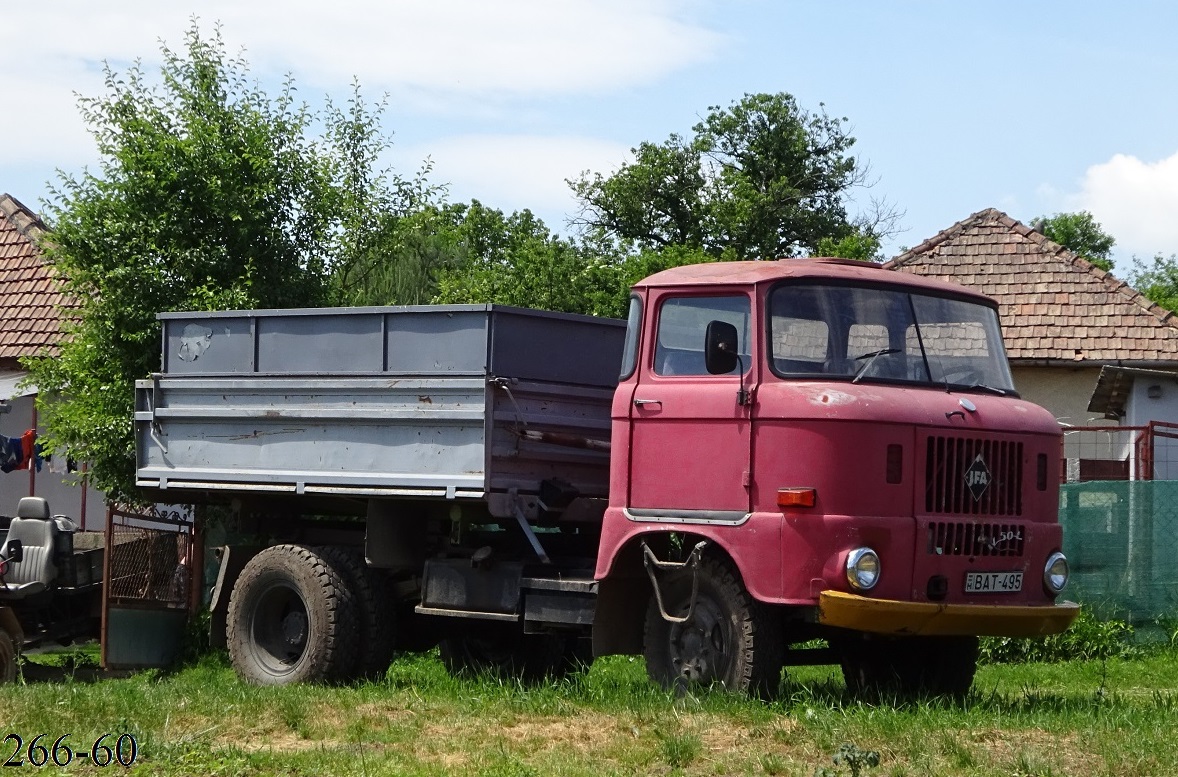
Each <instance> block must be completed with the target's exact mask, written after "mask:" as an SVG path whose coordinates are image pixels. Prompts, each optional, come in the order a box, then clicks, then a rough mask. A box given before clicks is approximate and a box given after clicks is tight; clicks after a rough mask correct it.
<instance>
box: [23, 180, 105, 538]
mask: <svg viewBox="0 0 1178 777" xmlns="http://www.w3.org/2000/svg"><path fill="white" fill-rule="evenodd" d="M44 234H45V225H44V224H43V223H42V221H41V219H40V217H39V216H37V214H36V213H34V212H33V211H31V210H29V209H28V208H27V207H25V206H24V205H23V204H22V203H21V202H20V201H19V200H17V199H16V198H15V197H12V196H11V195H9V194H0V437H2V438H4V439H12V438H21V437H22V436H24V435H25V434H26V432H28V431H30V430H31V431H33V432H34V433H35V431H36V429H37V411H36V407H35V404H34V396H35V394H36V391H37V389H36V387H35V386H30V385H27V384H26V382H25V378H26V377H27V373H26V372H25V371H24V370H23V368H22V367H21V365H20V361H19V359H20V358H21V357H24V356H36V355H41V354H49V355H52V354H54V353H56V350H57V344H58V343H59V342H60V341H61V338H62V336H63V334H62V326H61V322H62V317H63V315H68V311H69V310H70V309H72V308H74V307H76V305H75V304H74V303H73V301H72V300H70V298H69V297H67V296H66V295H65V294H63V293H62V291H61V288H60V286H59V284H58V283H57V279H56V275H55V273H54V271H53V268H52V266H50V265H49V264H48V263H47V262H46V261H45V256H44V252H43V251H42V248H41V241H42V239H43V237H44ZM37 464H38V462H37V460H36V458H35V457H34V459H33V460H32V461H31V462H30V464H29V466H28V467H27V468H26V469H13V470H11V471H8V472H4V471H2V470H0V516H2V515H12V514H13V512H14V511H15V510H16V503H17V501H19V499H20V497H22V496H41V497H44V498H45V499H46V500H47V501H48V502H49V507H50V509H51V510H52V511H53V512H54V513H58V514H63V515H68V516H70V517H71V518H74V519H75V520H79V521H82V520H83V519H84V521H85V526H86V528H101V526H102V525H103V516H104V509H105V508H104V505H103V496H102V494H101V493H98V492H96V491H94V490H93V489H91V488H89V487H87V486H86V485H85V484H84V483H83V484H80V485H72V482H73V481H75V480H77V478H76V477H74V476H71V475H70V473H67V472H61V471H58V470H62V469H65V466H64V465H65V462H60V461H54V460H53V457H52V456H50V457H49V459H48V460H41V461H40V466H39V467H38V466H37Z"/></svg>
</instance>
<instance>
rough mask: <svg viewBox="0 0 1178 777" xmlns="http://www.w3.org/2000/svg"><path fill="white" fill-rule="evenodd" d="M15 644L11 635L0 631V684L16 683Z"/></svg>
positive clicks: (2, 630)
mask: <svg viewBox="0 0 1178 777" xmlns="http://www.w3.org/2000/svg"><path fill="white" fill-rule="evenodd" d="M16 672H17V665H16V644H15V643H14V642H13V641H12V635H11V634H9V633H8V632H7V631H5V630H4V629H0V684H6V683H12V682H16Z"/></svg>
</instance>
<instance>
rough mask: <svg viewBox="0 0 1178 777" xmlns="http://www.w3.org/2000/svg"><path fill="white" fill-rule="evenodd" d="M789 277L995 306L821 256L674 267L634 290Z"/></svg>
mask: <svg viewBox="0 0 1178 777" xmlns="http://www.w3.org/2000/svg"><path fill="white" fill-rule="evenodd" d="M786 278H794V279H798V278H829V279H831V280H838V281H850V282H856V283H864V284H880V283H883V284H887V285H889V286H893V287H895V286H900V287H904V288H911V289H918V290H922V291H927V292H930V293H932V294H939V295H946V294H948V295H952V296H956V297H971V298H974V299H976V300H978V301H982V302H985V303H987V304H990V305H993V304H994V302H993V300H991V299H990V298H989V297H987V296H985V295H984V294H979V293H978V292H976V291H973V290H971V289H968V288H966V287H964V286H959V285H957V284H955V283H946V282H945V281H939V280H933V279H930V278H925V277H923V276H919V275H911V274H909V273H898V272H893V271H891V270H888V269H885V268H884V267H881V266H880V265H878V264H871V263H870V262H857V261H854V260H852V259H833V258H827V257H817V258H811V259H778V260H776V261H767V262H705V263H703V264H688V265H684V266H682V267H672V268H671V269H669V270H663V271H662V272H657V273H655V274H654V275H652V276H650V277H649V278H646V279H645V280H642V281H639V282H638V283H636V284H634V288H636V289H641V288H655V287H658V288H661V287H666V286H707V285H716V284H725V283H728V284H733V285H759V284H765V283H774V282H776V281H779V280H783V279H786Z"/></svg>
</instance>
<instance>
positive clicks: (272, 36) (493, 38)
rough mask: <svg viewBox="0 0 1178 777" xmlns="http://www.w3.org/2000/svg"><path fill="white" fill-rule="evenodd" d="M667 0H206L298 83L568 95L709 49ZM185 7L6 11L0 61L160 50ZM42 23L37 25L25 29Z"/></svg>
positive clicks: (176, 31)
mask: <svg viewBox="0 0 1178 777" xmlns="http://www.w3.org/2000/svg"><path fill="white" fill-rule="evenodd" d="M680 6H681V4H676V3H673V2H671V0H497V2H493V3H491V2H486V0H431V2H429V3H421V2H415V3H409V2H387V1H386V0H340V2H336V3H334V4H331V5H329V6H325V5H324V4H323V3H321V2H311V0H286V2H283V3H277V2H247V3H243V2H240V0H206V2H204V3H202V4H201V6H200V11H199V16H200V23H201V27H202V29H204V30H205V31H206V34H207V32H209V31H211V29H212V27H213V25H214V24H215V23H217V22H220V23H221V25H222V28H223V34H224V37H225V39H226V42H227V43H228V44H229V45H230V47H231V49H232V50H236V49H237V48H238V47H239V46H245V47H246V54H247V57H248V58H249V59H250V60H251V62H253V63H254V64H256V65H259V66H261V67H264V68H266V69H269V70H272V71H274V72H277V73H283V72H287V71H290V72H294V73H295V74H296V76H297V80H298V81H299V82H300V83H306V82H311V83H320V84H323V83H326V84H333V85H335V84H338V83H340V82H343V83H345V84H346V83H347V82H348V81H349V80H350V79H351V78H352V76H354V75H355V76H359V77H360V79H361V82H362V83H364V84H366V85H367V84H370V85H372V86H379V87H380V88H388V89H400V88H411V89H426V90H442V91H446V92H451V93H457V94H463V93H472V92H473V93H483V92H486V91H488V90H490V91H494V92H498V93H503V94H515V95H534V94H568V93H576V92H582V91H585V90H596V89H611V88H616V87H619V86H626V85H631V84H636V83H649V82H651V81H654V80H657V79H659V78H661V77H662V76H665V75H666V74H668V73H670V72H673V71H675V70H678V69H679V68H682V67H684V66H687V65H690V64H693V63H696V62H700V61H705V60H707V59H709V58H710V57H711V56H712V54H713V53H714V52H715V51H716V49H717V47H718V46H719V44H720V41H721V36H720V35H718V34H716V33H713V32H711V31H709V30H707V29H704V28H703V27H701V26H699V25H696V24H693V23H691V22H690V21H686V20H683V19H681V18H680V16H679V14H678V13H676V10H675V9H676V8H677V7H680ZM190 24H191V12H190V11H188V10H185V8H184V7H178V6H174V5H172V4H170V3H160V2H156V1H155V0H152V1H151V2H147V1H146V0H109V1H108V2H105V3H99V4H95V3H92V2H81V0H59V1H58V2H54V3H51V4H49V5H48V6H45V5H42V6H36V5H29V4H23V5H17V6H15V7H13V8H11V9H8V10H7V11H6V14H5V28H6V29H5V33H4V34H3V35H4V37H3V39H2V42H3V44H4V45H3V46H0V62H2V63H3V64H5V65H7V66H9V67H8V68H7V71H6V72H9V73H12V72H20V73H22V74H23V76H24V77H25V78H31V79H32V80H34V81H35V80H37V78H38V73H39V71H40V70H41V68H43V67H50V68H56V67H58V66H59V65H60V64H61V63H66V62H86V63H91V64H96V63H98V62H101V61H103V60H111V61H114V62H129V61H131V60H133V59H135V58H137V57H142V58H143V59H144V60H145V61H147V62H152V61H155V60H158V55H159V40H160V39H163V40H165V41H166V42H167V43H168V45H169V46H170V47H171V48H173V49H180V48H182V47H183V32H184V31H185V30H186V29H187V28H188V27H189V25H190ZM25 30H43V31H46V32H45V33H44V34H35V35H33V34H23V32H22V31H25Z"/></svg>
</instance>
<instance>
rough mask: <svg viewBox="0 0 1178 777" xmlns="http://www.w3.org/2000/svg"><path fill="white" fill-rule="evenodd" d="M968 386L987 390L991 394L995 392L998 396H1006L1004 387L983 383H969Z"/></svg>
mask: <svg viewBox="0 0 1178 777" xmlns="http://www.w3.org/2000/svg"><path fill="white" fill-rule="evenodd" d="M969 388H971V389H982V390H983V391H989V392H990V393H991V394H997V395H998V396H1000V397H1004V396H1006V391H1005V390H1004V389H1000V388H998V387H997V386H987V385H986V384H985V383H971V384H970V385H969Z"/></svg>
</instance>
